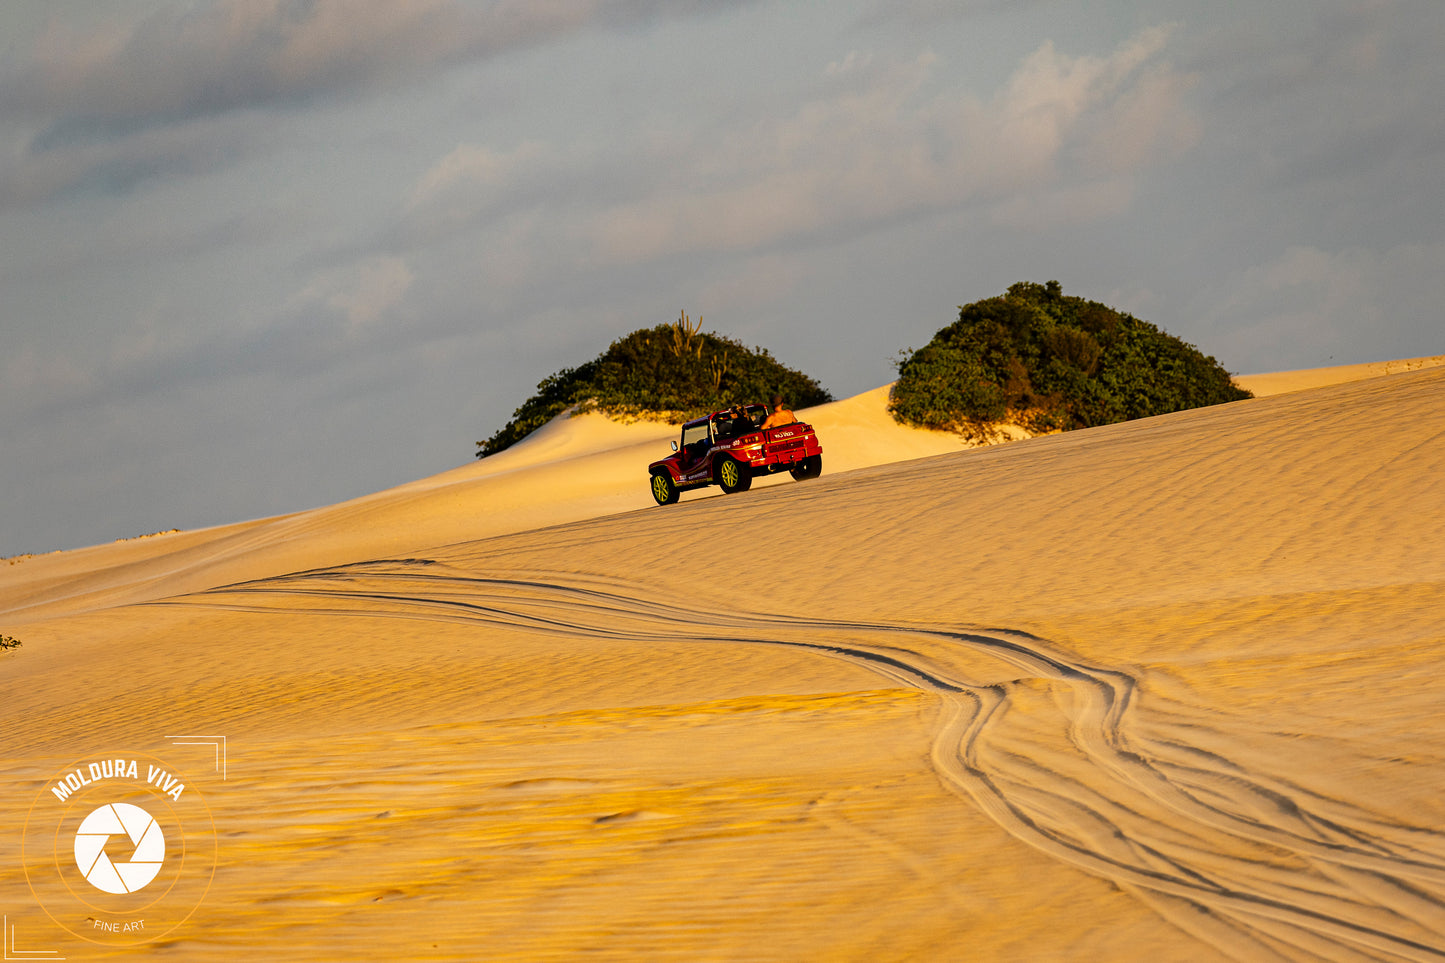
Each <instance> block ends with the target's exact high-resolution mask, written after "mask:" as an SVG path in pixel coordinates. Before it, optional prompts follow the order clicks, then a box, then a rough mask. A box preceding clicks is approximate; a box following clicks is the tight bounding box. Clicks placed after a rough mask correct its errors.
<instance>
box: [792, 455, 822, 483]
mask: <svg viewBox="0 0 1445 963" xmlns="http://www.w3.org/2000/svg"><path fill="white" fill-rule="evenodd" d="M788 473H789V474H790V475H792V476H793V478H794V479H795V480H796V481H807V480H808V479H809V478H817V477H818V476H819V475H821V474H823V456H822V455H809V456H808V457H807V458H804V459H803V460H802V461H800V462H798V463H797V464H796V465H794V466H793V467H792V468H790V469H788Z"/></svg>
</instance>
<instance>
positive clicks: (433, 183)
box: [406, 140, 557, 230]
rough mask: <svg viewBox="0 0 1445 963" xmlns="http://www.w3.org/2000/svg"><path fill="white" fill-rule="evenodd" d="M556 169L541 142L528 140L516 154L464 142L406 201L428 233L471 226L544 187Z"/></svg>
mask: <svg viewBox="0 0 1445 963" xmlns="http://www.w3.org/2000/svg"><path fill="white" fill-rule="evenodd" d="M556 168H557V165H556V164H555V159H554V158H553V156H552V154H551V152H550V151H549V150H548V148H547V146H546V145H545V144H542V143H540V142H538V141H533V140H527V141H523V142H522V143H521V144H519V145H517V147H515V148H514V149H512V150H510V151H499V150H494V149H492V148H490V147H487V146H485V145H482V144H459V145H458V146H457V148H456V149H455V150H453V151H452V152H451V153H449V154H447V155H446V156H445V157H443V158H442V159H441V160H439V161H437V163H436V164H434V165H433V166H432V168H431V169H430V170H428V171H427V172H426V173H425V174H423V175H422V176H421V178H420V179H419V180H418V181H417V183H416V185H415V186H414V187H413V188H412V190H411V192H410V196H409V197H408V198H407V202H406V213H407V217H408V219H409V221H410V222H411V224H412V225H413V226H416V227H419V228H421V229H422V230H436V229H439V228H444V227H446V226H447V225H456V224H465V223H467V222H469V221H473V220H475V219H476V218H478V217H480V216H482V215H483V214H485V213H487V212H488V211H490V210H493V209H494V208H496V207H497V206H500V205H503V204H505V203H507V202H508V201H510V200H513V199H514V198H515V197H516V196H517V195H518V194H519V193H522V192H524V191H526V189H527V188H528V187H529V186H532V187H535V186H538V185H540V184H542V183H544V182H545V179H546V178H547V177H548V176H549V175H554V174H555V172H556Z"/></svg>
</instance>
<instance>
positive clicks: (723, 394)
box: [477, 314, 833, 458]
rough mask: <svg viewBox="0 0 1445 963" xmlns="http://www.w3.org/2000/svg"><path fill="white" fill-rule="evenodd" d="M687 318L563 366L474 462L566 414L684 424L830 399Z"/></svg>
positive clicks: (802, 378)
mask: <svg viewBox="0 0 1445 963" xmlns="http://www.w3.org/2000/svg"><path fill="white" fill-rule="evenodd" d="M701 321H702V319H701V318H699V319H698V322H697V323H693V322H691V321H689V320H688V317H687V315H686V314H683V315H682V316H681V318H679V319H678V320H677V321H675V322H673V323H672V324H660V325H658V326H657V327H654V328H642V329H640V330H637V331H634V332H632V333H631V334H629V335H627V336H626V337H624V338H619V339H618V340H616V341H614V342H612V344H611V345H610V346H609V347H608V349H607V350H606V351H604V352H603V353H602V354H601V355H599V356H598V357H597V358H595V359H593V360H592V361H588V362H587V363H586V364H582V365H578V366H577V367H575V368H564V369H563V370H561V371H559V372H557V373H556V374H554V375H552V376H551V377H549V378H546V379H544V380H543V381H542V383H541V384H539V385H537V393H536V394H535V395H533V396H532V397H531V398H528V399H527V400H526V401H525V402H523V403H522V406H521V407H519V408H518V409H517V410H516V411H514V412H513V413H512V420H511V421H509V422H507V424H506V425H504V426H502V428H500V429H498V431H497V432H496V434H494V435H492V437H490V438H488V439H487V440H486V441H479V442H477V448H478V451H477V457H478V458H483V457H485V456H487V455H495V454H496V453H497V452H499V451H502V450H503V449H506V448H508V447H510V446H511V445H514V444H516V443H517V442H519V441H521V440H522V439H523V438H525V437H526V436H527V435H529V434H531V433H532V432H533V431H536V430H537V429H538V428H540V427H542V426H543V425H545V424H546V423H547V422H549V421H551V420H552V419H553V418H555V417H557V416H558V415H560V414H561V413H562V412H564V411H566V410H567V409H569V408H571V409H573V412H574V413H576V414H580V413H581V412H584V411H601V412H603V413H605V414H608V415H614V416H618V417H623V418H661V419H665V420H669V421H674V422H681V421H685V420H687V419H688V418H693V417H696V416H698V415H701V414H706V413H707V412H710V411H716V410H718V409H720V408H726V407H727V406H729V405H733V404H739V403H746V402H751V401H766V400H767V399H768V398H769V397H771V396H772V395H775V394H780V395H782V396H783V397H784V398H786V399H787V400H788V403H789V404H790V405H792V406H793V407H797V408H806V407H808V406H810V405H818V404H822V403H824V402H826V401H832V400H833V396H832V395H830V394H829V393H828V392H827V391H825V390H824V389H823V388H822V387H820V386H819V385H818V383H817V382H816V381H814V380H813V379H812V378H809V377H808V376H807V375H804V374H802V373H800V372H797V371H794V370H792V369H791V368H787V367H785V366H784V365H782V364H781V363H779V362H778V361H777V360H775V359H774V358H773V356H772V355H771V354H769V353H768V352H767V351H766V350H765V349H763V348H753V349H751V350H749V349H748V348H745V347H743V345H742V344H741V343H739V342H737V341H734V340H733V339H732V338H726V337H723V336H721V335H718V334H713V333H710V332H704V331H702V330H700V325H701Z"/></svg>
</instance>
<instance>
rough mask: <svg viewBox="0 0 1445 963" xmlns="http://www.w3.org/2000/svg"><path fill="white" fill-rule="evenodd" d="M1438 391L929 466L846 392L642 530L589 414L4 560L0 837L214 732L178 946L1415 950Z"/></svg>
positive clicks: (1425, 834)
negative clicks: (751, 467)
mask: <svg viewBox="0 0 1445 963" xmlns="http://www.w3.org/2000/svg"><path fill="white" fill-rule="evenodd" d="M1442 398H1445V367H1438V366H1437V367H1424V366H1421V367H1419V368H1417V369H1415V370H1411V371H1407V372H1405V373H1400V374H1395V375H1392V376H1390V377H1374V378H1369V379H1367V380H1357V381H1351V382H1342V383H1337V384H1332V385H1328V386H1325V387H1319V388H1315V389H1311V390H1301V391H1293V392H1289V393H1282V394H1278V395H1274V396H1267V397H1260V398H1256V399H1254V400H1249V401H1242V402H1238V403H1235V404H1230V405H1222V406H1218V407H1215V408H1208V409H1198V410H1194V411H1185V412H1178V413H1175V414H1172V415H1166V416H1162V417H1158V418H1151V419H1146V420H1141V421H1136V422H1129V423H1125V424H1119V425H1109V426H1104V427H1101V428H1097V429H1090V430H1087V431H1078V432H1070V433H1065V434H1060V435H1051V436H1046V437H1040V438H1034V439H1029V440H1025V441H1021V442H1018V443H1015V444H1009V445H998V446H992V447H988V448H981V449H974V450H962V449H961V448H960V447H959V442H958V441H957V440H956V439H954V438H953V437H951V436H942V435H935V434H934V433H914V432H910V431H908V430H906V429H899V428H898V427H897V426H895V425H892V424H891V420H886V419H887V414H886V411H885V410H884V402H885V400H886V389H879V390H878V391H875V392H870V393H866V394H865V395H861V396H858V398H854V399H848V400H847V401H844V402H838V403H835V404H834V405H829V406H821V407H820V408H818V409H815V410H814V411H812V412H806V413H803V414H804V415H805V417H808V418H809V419H810V420H812V421H814V423H815V424H816V425H818V427H819V432H820V434H821V435H822V436H823V439H824V446H825V460H827V464H828V465H829V466H832V465H833V464H834V461H835V460H836V462H839V463H842V464H844V465H846V464H848V461H847V459H848V457H849V455H848V454H847V453H846V451H851V452H852V456H851V457H853V458H855V459H857V466H856V467H855V469H854V470H852V471H841V470H840V471H828V470H825V473H824V475H823V477H821V478H819V479H816V480H814V481H809V482H806V483H791V482H787V481H783V482H781V483H778V484H771V485H760V486H758V487H757V488H755V489H754V490H752V491H750V492H747V493H742V494H738V495H732V496H720V495H709V496H707V497H695V496H694V497H687V496H685V497H684V500H683V501H682V502H681V503H679V504H677V505H673V506H669V507H667V508H656V507H645V506H649V503H650V498H649V496H648V493H647V491H646V488H645V486H644V485H643V484H642V482H643V481H644V480H645V479H644V478H643V475H642V467H644V466H645V464H646V460H648V459H649V456H650V455H651V454H652V453H654V452H656V451H658V450H664V451H665V450H666V445H665V442H666V440H667V438H669V437H670V435H671V431H670V430H666V431H665V430H663V427H662V426H655V425H647V424H635V425H605V426H604V425H599V424H597V423H595V422H589V421H588V420H587V419H586V418H583V419H575V420H573V421H571V422H558V423H554V424H553V425H551V426H548V428H547V429H546V431H545V433H539V437H537V438H536V439H534V440H535V442H536V443H535V444H534V445H533V446H532V447H531V449H530V450H529V449H528V448H527V447H526V446H525V445H518V446H516V449H517V450H516V453H515V455H514V456H513V457H512V458H511V459H509V460H501V461H497V462H492V464H490V465H488V464H487V462H490V461H492V460H491V459H487V460H486V461H483V462H479V463H477V464H474V465H467V466H464V467H462V468H458V469H455V470H453V472H450V473H444V474H443V475H439V476H435V477H434V478H432V479H425V480H422V481H420V482H415V483H412V484H411V485H407V486H400V487H399V488H397V489H392V490H390V491H388V492H381V493H377V494H376V495H373V496H368V497H366V498H363V499H357V500H354V501H352V502H347V503H344V504H341V505H336V506H329V507H327V508H323V509H317V510H315V511H313V512H305V513H298V514H297V515H292V516H287V517H284V518H279V519H269V520H264V521H260V522H252V523H246V524H243V525H237V526H230V527H227V528H222V529H215V530H210V531H209V532H190V533H187V532H182V533H176V534H173V535H166V536H161V537H157V538H154V539H145V540H141V541H140V542H137V543H134V544H131V543H125V544H122V545H119V546H114V547H111V546H105V547H101V548H98V549H88V550H82V551H81V552H77V553H62V554H60V555H58V556H53V557H44V558H37V559H30V560H26V561H25V562H22V563H19V564H16V565H14V566H8V567H7V569H6V570H4V571H0V579H3V580H4V581H3V582H0V593H3V596H0V597H3V598H4V599H5V600H6V604H7V605H9V606H10V608H9V611H8V613H6V614H5V616H4V621H3V622H0V628H3V629H4V630H5V631H6V632H7V633H8V634H13V635H15V636H18V637H21V638H23V640H24V646H23V648H21V649H19V650H17V651H15V652H12V653H9V654H7V655H5V656H3V657H0V659H3V661H0V672H3V673H4V678H5V681H6V687H7V690H6V694H7V699H6V702H5V710H4V713H3V715H0V723H3V727H4V728H3V731H4V732H5V734H6V738H5V741H4V743H3V751H0V771H3V772H4V773H5V778H6V785H7V790H8V792H7V798H11V799H14V800H19V801H21V804H17V805H11V806H9V807H6V808H5V809H3V810H0V839H16V838H19V834H20V833H21V832H22V830H23V827H25V825H26V822H25V820H26V812H27V808H28V805H29V800H31V799H32V798H34V797H36V796H37V795H38V794H41V793H44V792H45V791H46V790H45V787H46V784H47V780H48V779H49V778H50V774H52V773H54V772H56V771H58V770H60V769H61V768H62V767H63V766H64V765H66V764H67V763H68V762H70V761H72V760H74V759H75V758H76V757H77V756H78V755H79V754H81V753H83V752H87V751H91V750H92V749H97V750H98V749H102V748H104V747H108V746H115V745H122V744H124V745H127V746H130V747H134V750H135V751H137V752H148V753H153V754H157V755H164V756H166V757H168V758H172V757H173V758H177V759H180V760H183V761H184V762H186V763H196V760H197V759H198V758H199V757H197V756H195V755H191V756H185V755H183V754H184V753H186V752H192V753H194V752H196V751H197V750H194V749H184V748H182V747H179V746H176V745H174V744H172V743H171V742H168V741H167V739H166V737H167V735H169V734H172V733H180V732H212V733H218V734H224V735H225V736H226V738H227V740H228V742H227V746H228V752H229V754H230V755H229V760H230V767H231V774H230V775H229V776H227V777H226V778H225V779H224V780H222V779H220V778H219V777H217V776H216V775H214V774H212V773H211V772H210V769H209V768H208V767H209V765H210V757H209V755H206V756H205V759H204V762H205V765H204V766H202V765H199V764H196V765H193V767H192V769H191V774H189V775H188V779H190V780H191V783H192V784H193V785H194V786H195V787H196V789H197V790H198V791H203V792H205V793H206V798H207V800H208V804H209V807H210V811H211V813H212V815H213V818H214V820H215V823H216V827H217V830H218V833H219V839H220V843H219V849H220V860H221V869H220V871H218V872H217V874H216V877H215V880H214V882H213V883H212V884H211V887H210V890H209V892H208V894H207V896H206V899H205V901H204V903H203V904H202V905H201V906H200V907H199V909H198V910H197V912H196V914H195V915H194V917H193V918H192V919H191V920H190V921H188V922H186V923H185V925H184V926H182V927H180V928H178V929H177V930H176V931H175V933H174V935H171V936H169V937H167V945H168V949H169V950H171V951H172V952H173V954H174V955H176V956H177V958H185V959H188V960H191V959H194V960H202V961H204V960H223V959H229V958H234V956H235V955H236V954H237V953H240V952H252V953H254V952H257V951H260V952H263V953H264V954H265V955H266V956H267V957H268V958H272V959H280V960H293V959H294V960H310V959H316V958H360V957H373V958H374V957H378V956H391V957H398V958H427V959H443V960H472V959H479V958H488V959H517V960H522V959H537V958H577V957H583V956H592V957H600V958H603V959H618V960H622V959H637V958H645V959H677V960H692V959H698V958H715V959H737V960H755V959H780V960H781V959H800V958H898V959H925V958H948V957H950V956H952V955H957V954H958V953H959V952H960V948H963V951H964V952H966V954H967V955H968V956H969V957H970V958H980V959H999V960H1034V959H1108V960H1126V961H1127V960H1141V961H1143V960H1149V961H1153V960H1159V959H1171V960H1172V959H1189V960H1205V961H1209V960H1224V959H1234V960H1239V959H1245V960H1255V959H1258V960H1280V959H1284V960H1300V961H1305V960H1318V959H1337V960H1354V959H1407V960H1433V959H1440V958H1442V957H1445V830H1442V828H1441V827H1445V793H1442V792H1441V788H1442V784H1445V776H1442V773H1445V733H1442V732H1441V731H1440V730H1439V726H1437V725H1435V724H1434V720H1438V719H1440V718H1442V717H1445V690H1442V689H1441V687H1440V686H1439V684H1438V675H1439V669H1440V663H1441V658H1442V654H1445V486H1441V485H1440V484H1439V482H1438V480H1439V478H1440V477H1442V475H1445V447H1442V445H1441V444H1440V439H1442V438H1445V403H1442ZM653 432H655V435H654V434H652V433H653ZM604 433H606V435H607V437H606V439H604V438H603V434H604ZM934 445H937V446H938V449H939V450H938V451H937V452H931V451H930V450H929V449H930V447H931V446H934ZM830 446H832V447H830ZM870 446H871V447H870ZM834 448H836V449H839V451H838V455H837V457H836V459H835V460H828V459H829V453H830V452H831V451H832V450H833V449H834ZM887 454H891V455H892V456H893V457H892V458H891V460H882V458H881V456H883V455H887ZM498 457H499V458H500V457H501V456H498ZM611 499H616V501H615V502H614V501H610V500H611ZM624 499H626V500H630V501H624ZM615 505H620V506H621V507H620V508H616V510H611V509H612V508H613V506H615ZM632 509H638V510H632ZM588 512H592V513H593V514H588ZM428 540H429V541H428ZM32 566H33V568H32ZM27 570H28V571H27ZM117 693H120V695H119V696H118V695H117ZM181 764H182V763H181V762H177V763H174V765H177V766H180V765H181ZM52 848H53V847H52ZM44 855H45V856H46V857H47V858H50V857H51V856H53V853H49V852H47V853H45V854H44ZM50 861H51V862H52V863H53V862H54V860H53V859H51V860H50ZM27 865H28V864H27ZM0 880H3V881H4V883H5V885H6V891H7V892H20V893H23V892H25V886H26V881H25V877H24V876H23V874H22V869H21V867H20V865H19V860H18V859H14V860H7V861H0ZM27 913H28V915H27V916H26V917H25V920H26V924H27V925H28V926H29V927H31V928H30V930H29V933H30V935H31V936H32V937H33V938H32V939H30V940H29V941H28V942H29V943H30V944H31V945H36V944H38V945H44V946H59V945H65V946H66V948H67V949H69V948H70V947H71V946H72V945H74V944H64V943H63V942H62V941H63V939H64V938H65V937H64V934H63V933H62V931H61V930H60V929H59V928H58V927H56V928H51V929H46V928H45V927H44V924H43V922H36V920H40V921H43V920H44V917H43V916H42V915H41V914H40V913H39V912H38V911H33V910H27ZM82 915H83V914H82ZM243 948H244V950H243ZM154 949H155V948H154V947H142V948H139V949H135V950H123V949H114V948H112V949H108V950H106V951H105V954H103V955H107V956H108V958H116V959H119V958H129V957H131V956H135V957H139V956H141V955H144V954H148V953H150V952H151V951H153V950H154ZM61 955H67V954H61ZM69 955H72V956H75V957H79V956H81V955H82V954H81V953H80V952H78V951H77V952H75V953H73V954H69Z"/></svg>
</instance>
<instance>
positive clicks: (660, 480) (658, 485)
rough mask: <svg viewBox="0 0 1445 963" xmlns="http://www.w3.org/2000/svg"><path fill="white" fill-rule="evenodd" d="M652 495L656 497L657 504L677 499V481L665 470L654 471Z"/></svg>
mask: <svg viewBox="0 0 1445 963" xmlns="http://www.w3.org/2000/svg"><path fill="white" fill-rule="evenodd" d="M652 497H653V498H655V499H657V504H659V505H671V504H672V503H673V502H675V501H677V483H676V482H674V481H673V480H672V476H671V475H669V474H668V473H667V472H665V471H660V472H654V473H653V475H652Z"/></svg>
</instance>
